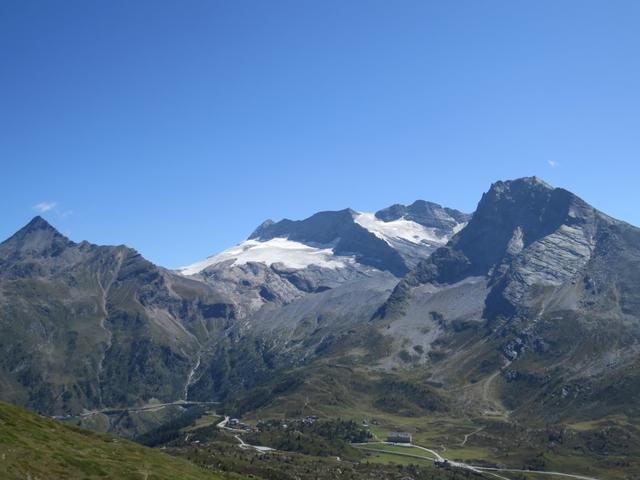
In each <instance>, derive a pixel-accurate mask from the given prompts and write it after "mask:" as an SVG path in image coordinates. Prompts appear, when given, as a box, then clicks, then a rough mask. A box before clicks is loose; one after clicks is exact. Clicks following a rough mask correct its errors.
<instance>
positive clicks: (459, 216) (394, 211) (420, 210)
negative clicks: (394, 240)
mask: <svg viewBox="0 0 640 480" xmlns="http://www.w3.org/2000/svg"><path fill="white" fill-rule="evenodd" d="M376 218H379V219H380V220H383V221H385V222H391V221H394V220H398V219H401V218H404V219H406V220H412V221H414V222H416V223H419V224H420V225H423V226H425V227H428V228H435V229H438V230H440V231H441V233H442V234H443V235H447V234H448V235H450V234H451V231H452V230H453V229H454V228H455V227H456V226H457V225H459V224H461V223H466V222H468V221H469V219H470V218H471V215H469V214H466V213H462V212H460V211H458V210H455V209H452V208H443V207H442V206H441V205H438V204H437V203H433V202H426V201H424V200H416V201H415V202H413V203H412V204H411V205H401V204H399V203H397V204H395V205H392V206H390V207H388V208H383V209H382V210H378V211H377V212H376Z"/></svg>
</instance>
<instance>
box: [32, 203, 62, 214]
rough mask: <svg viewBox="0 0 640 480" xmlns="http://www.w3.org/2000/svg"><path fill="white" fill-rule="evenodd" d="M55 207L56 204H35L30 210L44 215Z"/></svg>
mask: <svg viewBox="0 0 640 480" xmlns="http://www.w3.org/2000/svg"><path fill="white" fill-rule="evenodd" d="M57 206H58V202H40V203H36V204H35V205H34V206H33V207H32V208H33V209H34V210H35V211H36V212H40V213H46V212H48V211H50V210H53V209H54V208H56V207H57Z"/></svg>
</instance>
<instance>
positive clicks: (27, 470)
mask: <svg viewBox="0 0 640 480" xmlns="http://www.w3.org/2000/svg"><path fill="white" fill-rule="evenodd" d="M0 452H1V453H0V458H1V461H0V478H3V479H6V480H10V479H25V478H30V479H47V480H56V479H69V480H72V479H91V478H102V479H108V478H113V479H132V480H133V479H146V478H149V479H157V480H161V479H175V478H180V479H185V480H205V479H209V480H213V479H217V478H222V477H221V476H219V475H217V474H214V473H210V472H207V471H205V470H204V469H201V468H200V467H197V466H195V465H192V464H191V463H189V462H188V461H186V460H182V459H179V458H175V457H172V456H170V455H167V454H164V453H162V452H160V451H157V450H153V449H151V448H146V447H143V446H140V445H137V444H135V443H132V442H128V441H126V440H121V439H118V438H116V437H113V436H111V435H102V434H97V433H93V432H89V431H85V430H80V429H77V428H73V427H67V426H64V425H62V424H60V423H58V422H56V421H54V420H50V419H48V418H45V417H41V416H39V415H36V414H33V413H29V412H26V411H25V410H22V409H20V408H17V407H14V406H12V405H8V404H6V403H0Z"/></svg>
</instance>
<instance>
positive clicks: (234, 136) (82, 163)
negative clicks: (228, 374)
mask: <svg viewBox="0 0 640 480" xmlns="http://www.w3.org/2000/svg"><path fill="white" fill-rule="evenodd" d="M639 24H640V2H638V1H637V0H630V1H623V0H616V1H610V0H601V1H590V0H575V1H572V0H563V1H558V0H535V1H532V0H527V1H518V0H504V1H492V0H482V1H479V0H466V1H462V0H460V1H448V0H441V1H428V0H415V1H409V0H398V1H389V0H380V1H377V0H361V1H358V0H349V1H346V0H315V1H310V0H290V1H280V0H269V1H265V0H254V1H244V0H227V1H214V0H203V1H188V0H181V1H172V2H168V1H161V0H153V1H139V0H136V1H129V0H126V1H117V0H100V1H99V0H65V1H59V0H51V1H30V0H8V1H4V2H1V3H0V62H1V63H0V165H1V170H0V171H1V172H2V177H1V178H2V189H1V190H0V195H1V199H2V215H1V217H0V237H2V238H5V237H7V236H9V235H10V234H12V233H13V232H14V231H15V230H17V229H18V228H20V227H21V226H22V225H23V224H25V223H26V222H27V221H28V220H29V219H30V218H31V217H32V216H34V215H35V214H36V213H37V212H36V210H38V208H39V209H40V210H47V209H48V211H46V212H45V213H44V214H43V215H44V217H45V218H47V219H48V220H49V221H50V222H51V223H53V224H54V225H55V226H57V227H58V228H59V229H60V230H61V231H62V232H63V233H65V234H67V235H68V236H70V238H72V239H73V240H77V241H79V240H83V239H87V240H89V241H92V242H95V243H105V244H119V243H126V244H128V245H130V246H132V247H134V248H136V249H138V250H139V251H140V252H141V253H142V254H143V255H145V256H146V257H147V258H149V259H150V260H152V261H154V262H156V263H159V264H161V265H164V266H168V267H177V266H180V265H183V264H187V263H190V262H192V261H195V260H198V259H200V258H202V257H205V256H207V255H210V254H212V253H215V252H217V251H219V250H222V249H224V248H226V247H228V246H230V245H233V244H235V243H237V242H238V241H240V240H242V239H243V238H245V237H246V236H247V235H248V234H249V233H250V232H251V231H252V230H253V228H254V227H255V226H256V225H257V224H259V223H260V222H261V221H263V220H264V219H266V218H269V217H271V218H274V219H276V220H277V219H280V218H282V217H289V218H303V217H306V216H308V215H309V214H312V213H314V212H316V211H318V210H329V209H340V208H344V207H352V208H355V209H358V210H368V211H372V210H376V209H379V208H381V207H385V206H388V205H390V204H392V203H397V202H403V203H406V202H411V201H413V200H415V199H417V198H422V199H426V200H432V201H435V202H439V203H442V204H444V205H447V206H451V207H455V208H458V209H461V210H465V211H472V210H473V209H474V207H475V205H476V203H477V201H478V199H479V198H480V195H481V194H482V192H484V191H486V190H487V188H488V187H489V185H490V183H491V182H493V181H495V180H497V179H508V178H514V177H519V176H524V175H538V176H540V177H542V178H544V179H546V180H547V181H548V182H550V183H552V184H554V185H556V186H562V187H565V188H568V189H570V190H572V191H574V192H576V193H577V194H579V195H581V196H582V197H584V198H585V199H586V200H587V201H589V202H590V203H592V204H593V205H595V206H596V207H598V208H600V209H601V210H603V211H605V212H607V213H609V214H611V215H613V216H615V217H618V218H621V219H624V220H627V221H629V222H631V223H634V224H636V225H638V224H640V209H639V207H638V206H639V205H640V190H639V188H638V185H639V183H640V54H639V52H640V28H638V25H639ZM54 204H55V205H54ZM36 205H38V206H39V207H36Z"/></svg>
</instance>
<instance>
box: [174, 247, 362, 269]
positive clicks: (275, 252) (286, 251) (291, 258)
mask: <svg viewBox="0 0 640 480" xmlns="http://www.w3.org/2000/svg"><path fill="white" fill-rule="evenodd" d="M227 260H233V264H234V265H242V264H245V263H248V262H258V263H264V264H266V265H272V264H274V263H282V264H284V265H285V266H286V267H289V268H306V267H308V266H309V265H317V266H319V267H324V268H332V269H337V268H340V267H343V266H345V264H347V263H351V262H353V258H352V257H343V256H336V255H334V253H333V248H332V245H321V246H313V247H312V246H309V245H305V244H304V243H300V242H294V241H292V240H288V239H286V238H272V239H271V240H267V241H265V242H261V241H258V240H246V241H244V242H242V243H240V244H239V245H236V246H235V247H231V248H229V249H227V250H225V251H223V252H221V253H219V254H217V255H214V256H211V257H208V258H206V259H204V260H202V261H200V262H196V263H194V264H193V265H189V266H187V267H183V268H179V269H178V272H180V273H182V274H183V275H195V274H196V273H199V272H201V271H202V270H204V269H205V268H207V267H210V266H211V265H216V264H218V263H222V262H226V261H227Z"/></svg>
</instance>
